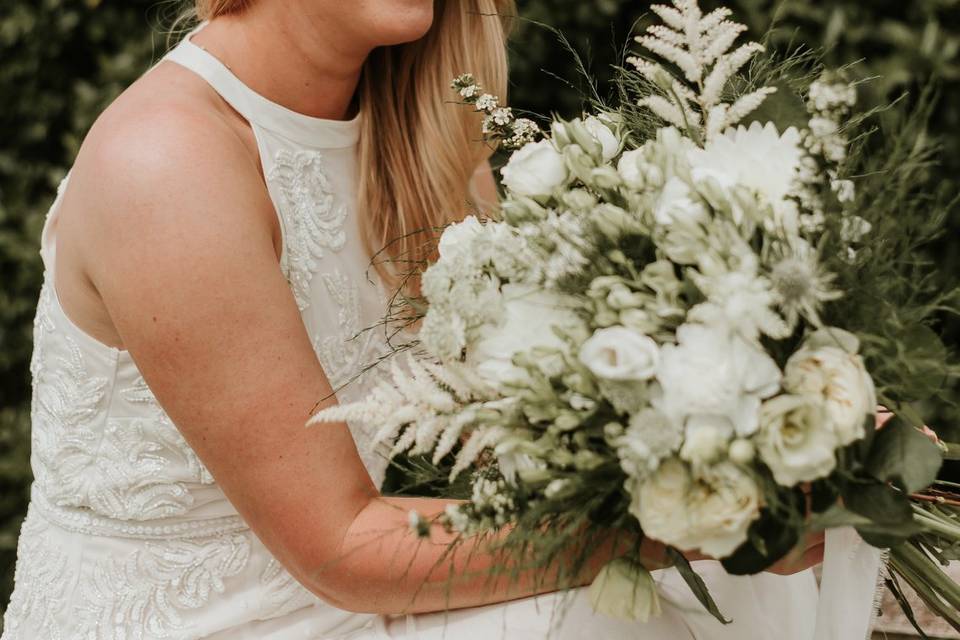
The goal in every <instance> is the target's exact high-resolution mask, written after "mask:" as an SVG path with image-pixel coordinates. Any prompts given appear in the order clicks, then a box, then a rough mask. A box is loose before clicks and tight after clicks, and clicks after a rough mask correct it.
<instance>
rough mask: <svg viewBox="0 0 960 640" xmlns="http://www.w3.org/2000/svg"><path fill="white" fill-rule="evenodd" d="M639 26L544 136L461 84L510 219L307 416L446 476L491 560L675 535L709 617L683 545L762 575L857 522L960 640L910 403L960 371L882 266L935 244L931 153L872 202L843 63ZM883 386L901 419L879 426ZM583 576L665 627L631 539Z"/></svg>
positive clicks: (446, 263)
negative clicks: (503, 549)
mask: <svg viewBox="0 0 960 640" xmlns="http://www.w3.org/2000/svg"><path fill="white" fill-rule="evenodd" d="M652 10H653V11H654V12H655V13H656V14H657V15H658V16H659V17H660V19H661V20H662V22H663V23H662V24H658V25H655V26H652V27H650V28H649V29H648V31H647V33H646V34H645V35H643V36H641V37H639V38H638V39H637V40H638V42H639V43H640V45H641V46H642V47H643V49H644V50H645V53H646V54H647V55H648V57H647V58H631V59H629V60H628V63H629V65H630V68H629V69H624V70H623V72H622V77H621V79H620V81H619V88H620V92H621V94H622V96H623V97H625V98H627V99H625V100H622V101H621V102H622V104H621V105H620V106H618V107H617V108H612V107H610V106H607V105H602V104H598V105H597V108H596V109H595V112H594V113H592V114H589V115H585V116H584V117H582V118H577V119H575V120H569V121H568V120H561V119H555V120H554V121H553V122H552V124H551V126H550V128H549V132H548V133H546V134H541V132H540V128H539V127H538V125H536V124H535V123H534V122H533V121H531V120H526V119H516V118H515V117H514V115H513V113H512V112H511V111H510V109H508V108H506V107H503V106H501V105H500V104H499V101H498V99H497V98H496V97H494V96H490V95H488V94H484V93H483V91H482V88H481V87H480V86H479V85H478V84H477V83H476V82H475V80H474V78H472V77H471V76H470V75H464V76H462V77H460V78H458V79H457V80H456V81H455V82H454V89H455V90H456V91H457V92H458V94H459V96H460V97H461V98H462V99H463V100H464V101H465V102H467V103H468V104H470V105H473V107H474V108H475V109H477V110H478V111H482V112H483V113H484V114H485V122H484V133H485V135H486V136H487V137H488V138H489V139H491V140H494V141H498V142H500V143H501V144H502V145H503V146H504V147H506V148H508V149H514V150H515V151H514V153H513V155H512V156H511V157H510V159H509V162H508V163H507V165H506V166H505V167H504V168H503V170H502V175H503V184H504V186H505V188H506V199H505V201H504V203H503V207H502V219H501V220H499V221H492V220H488V221H481V220H479V219H477V218H474V217H470V218H467V219H466V220H464V221H463V222H461V223H458V224H454V225H451V226H450V227H448V228H447V229H446V230H444V231H443V234H442V236H441V237H440V241H439V247H438V251H439V259H438V260H437V261H436V262H435V263H434V264H433V265H431V266H430V267H429V268H428V269H426V271H425V272H424V273H423V274H422V294H423V298H424V299H425V302H426V312H425V314H423V317H422V325H421V329H420V332H419V344H418V347H417V349H416V350H415V351H414V355H413V356H412V357H410V358H408V359H405V361H404V363H403V364H401V363H400V362H398V361H397V360H395V361H394V365H393V366H394V368H393V375H392V376H391V379H390V380H389V381H387V382H385V383H383V384H382V385H380V386H379V387H378V389H377V390H376V391H375V393H374V394H373V395H372V397H371V398H370V399H369V400H368V401H366V402H363V403H357V404H353V405H344V406H340V407H334V408H330V409H327V410H325V411H323V412H321V414H320V415H318V416H317V417H316V419H315V421H339V420H354V421H361V422H366V423H368V424H370V425H373V426H375V427H376V428H378V429H379V430H380V431H379V437H378V440H379V441H380V442H388V443H390V444H391V446H392V449H393V453H394V454H397V453H400V452H411V453H414V454H427V455H429V456H430V458H431V459H432V462H433V463H434V464H437V465H440V464H442V463H443V462H444V461H445V460H451V459H452V464H451V465H449V472H450V476H451V478H456V477H457V476H459V475H460V474H464V473H469V474H471V478H472V498H471V500H470V501H469V502H467V503H466V504H464V505H463V506H462V507H460V508H456V509H451V510H450V511H449V512H448V513H447V514H446V520H445V524H446V525H447V526H449V527H451V528H453V529H455V530H457V531H460V532H462V533H463V534H464V535H465V536H473V535H483V534H484V533H485V532H488V531H492V530H497V529H500V528H503V527H507V526H508V525H509V526H510V527H511V530H510V533H509V535H508V536H507V537H506V541H505V542H504V543H503V544H505V545H506V546H507V547H508V548H514V549H516V550H518V551H519V550H523V551H525V552H527V553H529V552H533V555H534V557H536V558H538V560H539V561H541V562H543V563H544V565H546V564H549V563H551V562H552V561H553V560H554V559H556V558H557V557H559V554H560V553H561V552H562V551H563V550H564V549H570V548H576V549H579V550H581V551H582V554H581V555H582V557H584V558H585V557H586V556H587V555H588V554H589V552H590V547H591V545H590V532H591V531H596V530H601V529H602V530H611V529H620V530H625V531H633V532H636V533H637V534H638V535H637V539H638V540H639V539H640V537H641V536H647V537H650V538H654V539H656V540H659V541H661V542H663V543H664V544H666V545H668V546H669V547H670V548H671V549H672V550H673V551H671V554H670V555H671V558H672V560H673V561H674V562H676V563H677V564H678V568H679V569H680V571H681V573H682V574H683V575H684V577H685V578H687V580H688V582H689V584H690V585H691V587H692V588H693V589H694V591H695V592H696V593H697V594H698V596H699V597H700V598H701V601H702V602H703V603H704V605H705V606H707V607H708V608H709V609H710V610H711V611H712V612H713V613H714V614H715V615H717V616H718V617H721V618H722V613H721V612H720V611H719V610H718V609H717V607H716V605H715V604H714V603H713V601H712V599H711V598H710V595H709V593H707V591H706V589H705V588H704V586H703V583H702V581H700V580H699V578H698V577H697V576H696V574H695V573H694V572H693V571H692V569H691V568H690V566H689V564H688V563H687V561H686V560H685V558H684V556H683V555H682V553H680V552H681V551H691V550H696V551H699V552H700V553H703V554H706V555H708V556H710V557H713V558H717V559H720V560H722V561H723V564H724V566H725V567H726V568H727V570H728V571H730V572H732V573H737V574H752V573H757V572H760V571H763V570H765V569H768V568H769V567H771V566H772V565H774V564H775V563H776V562H778V561H779V560H780V559H782V558H783V557H784V556H785V555H786V554H788V553H789V552H790V551H791V549H793V548H794V547H795V546H796V545H797V543H798V541H799V540H800V539H801V537H802V536H804V535H805V534H806V533H808V532H810V531H817V530H824V529H827V528H831V527H841V526H852V527H856V529H857V531H858V532H859V534H860V536H862V538H863V539H864V540H866V541H867V542H868V543H869V544H871V545H874V546H876V547H880V548H883V549H892V553H893V568H894V569H895V570H896V571H895V576H896V575H899V576H901V577H902V578H903V579H905V580H906V581H907V582H909V583H910V584H911V585H913V586H914V587H916V588H917V589H918V590H919V591H920V592H921V595H924V596H925V597H926V598H927V600H928V602H929V603H930V604H931V606H933V608H934V609H935V610H936V611H938V612H940V613H941V614H942V615H944V616H945V617H947V618H948V619H949V620H950V621H951V623H952V624H954V625H955V626H958V628H960V616H958V615H957V614H956V611H957V609H958V607H960V588H958V587H957V585H955V584H953V583H952V582H950V581H949V580H948V579H945V578H944V577H943V576H944V574H943V573H942V572H941V571H940V569H939V568H938V567H937V566H936V563H935V562H934V559H937V560H947V559H949V558H951V557H955V556H956V549H957V548H958V547H957V545H958V541H960V521H958V516H957V513H956V511H952V512H951V511H949V502H950V501H949V500H948V499H947V498H945V497H944V496H945V495H946V494H945V493H944V492H942V491H941V493H939V494H928V497H929V495H938V496H939V498H940V499H932V498H931V499H926V500H911V495H913V494H916V493H917V492H921V491H924V490H927V489H928V488H930V487H931V485H933V483H934V482H935V480H936V477H937V471H938V469H939V467H940V465H941V460H942V454H943V450H942V448H941V447H939V446H938V445H937V444H935V443H934V442H932V441H931V440H929V439H928V438H927V437H926V436H925V435H923V434H921V433H920V432H919V431H918V430H917V429H916V428H915V427H919V426H921V425H922V420H921V419H920V417H919V416H918V415H917V414H916V412H915V411H914V410H912V409H911V407H910V405H909V404H908V401H909V400H911V399H915V398H917V397H923V394H926V395H927V396H929V395H930V394H932V393H935V392H936V391H937V390H938V389H939V387H940V385H941V384H942V381H943V380H944V378H945V377H946V376H947V375H950V374H952V373H955V372H956V370H955V368H951V366H950V365H948V364H946V359H945V355H944V352H943V349H942V345H939V343H938V342H937V341H935V340H933V339H934V338H935V336H934V335H933V334H932V332H931V331H930V330H929V329H927V328H926V326H925V325H926V323H927V322H928V318H929V316H930V314H931V313H932V312H933V310H935V309H937V308H938V307H941V306H943V305H944V304H945V302H944V299H943V298H942V297H940V296H939V295H938V294H935V293H933V292H931V291H930V290H929V289H924V288H923V287H924V286H925V285H923V284H922V283H921V282H917V283H914V284H913V285H911V283H910V282H904V281H903V280H905V279H904V278H903V274H902V273H901V272H898V271H897V269H898V268H900V263H901V262H902V261H903V259H904V258H905V257H906V251H908V250H911V249H912V248H913V246H914V245H912V244H905V243H903V242H902V238H903V237H907V238H908V240H909V241H911V242H912V241H914V240H917V239H918V238H921V239H922V237H923V234H924V233H930V230H929V228H928V227H927V226H925V224H917V223H916V221H915V220H914V219H912V218H911V216H919V215H920V211H919V209H920V208H921V205H920V203H919V202H918V200H917V197H916V194H915V189H914V185H913V184H911V181H914V182H916V181H917V174H916V172H911V166H914V165H915V163H917V162H920V161H921V160H922V158H920V157H917V156H914V155H911V154H916V153H922V152H921V151H917V150H916V149H912V150H911V149H908V150H903V149H901V148H900V147H895V149H899V151H896V152H897V153H901V154H905V155H901V156H900V157H895V155H891V157H889V158H885V159H883V160H884V161H891V162H899V164H897V165H885V166H884V167H883V170H885V171H887V175H886V177H885V178H883V179H884V180H894V181H896V180H899V181H900V188H899V189H897V190H896V191H895V192H893V193H892V194H887V196H886V198H885V199H884V200H881V201H878V200H877V196H878V195H881V193H882V192H883V189H882V188H879V189H878V192H877V193H867V194H865V195H864V194H863V193H862V190H863V187H861V186H860V185H859V184H858V181H857V180H856V179H854V178H853V176H854V175H855V172H856V171H859V170H860V169H862V168H863V162H865V161H864V159H863V158H862V157H861V155H859V154H860V150H861V148H862V145H853V144H851V140H850V138H851V136H853V135H854V132H855V130H856V127H857V126H858V124H859V123H860V122H861V121H862V118H861V117H860V116H857V115H855V114H854V111H853V110H854V107H855V105H856V88H855V86H853V85H851V84H850V83H848V82H847V81H845V80H844V79H843V76H842V74H839V73H832V72H827V71H823V70H819V69H811V64H809V63H810V62H811V60H810V57H809V56H802V55H801V56H800V58H799V59H798V58H796V57H793V58H786V59H782V60H778V59H777V58H775V57H773V56H767V55H765V54H764V55H761V54H762V52H763V47H762V46H761V45H759V44H757V43H748V44H743V45H740V46H735V41H736V40H737V38H738V37H739V35H740V34H741V33H742V32H743V31H744V30H745V27H743V26H742V25H739V24H737V23H734V22H731V21H730V20H729V17H730V11H729V10H727V9H718V10H716V11H714V12H712V13H707V14H703V13H702V12H701V11H700V9H699V7H698V6H697V3H696V2H695V1H693V0H675V1H674V2H673V4H672V6H666V5H661V6H654V7H652ZM909 131H910V130H909V129H907V130H906V132H907V133H909ZM910 163H914V165H911V164H910ZM875 184H877V182H876V181H874V182H873V183H869V184H868V186H870V187H871V188H873V186H874V185H875ZM858 191H860V192H861V193H858ZM897 217H899V224H898V223H897V222H896V220H897ZM891 219H893V223H892V224H891ZM911 230H913V231H911ZM910 233H914V234H915V237H910ZM891 274H893V275H891ZM897 274H899V276H900V277H899V278H897V277H894V276H896V275H897ZM888 276H889V278H888ZM906 280H909V278H906ZM911 287H912V288H911ZM878 304H883V305H884V307H883V308H880V309H878V307H877V305H878ZM878 390H879V395H880V398H879V399H880V400H882V401H883V402H884V403H885V404H887V405H888V406H892V407H895V408H896V410H897V413H898V415H899V416H901V417H899V418H897V419H895V420H893V421H891V422H890V423H889V424H887V425H886V426H885V428H884V429H882V430H880V431H875V428H874V425H875V411H876V407H877V404H878ZM941 489H946V487H941ZM571 570H575V569H574V568H571ZM893 580H896V577H894V578H893ZM616 585H621V586H619V587H618V586H616ZM595 587H596V589H595V604H596V605H597V607H598V608H599V609H601V610H605V611H607V612H611V613H617V614H620V615H626V616H630V617H636V618H641V619H642V618H644V617H646V616H647V615H650V614H652V613H655V612H656V610H657V607H658V605H657V602H656V594H655V592H654V591H653V589H652V582H651V580H650V576H649V573H648V571H647V570H646V569H645V568H644V566H643V565H642V563H641V562H640V558H639V549H638V550H637V552H636V553H634V554H628V555H627V556H625V557H623V558H618V559H616V560H614V561H613V562H611V564H610V565H608V567H607V568H606V569H605V570H604V571H603V572H602V573H601V575H600V576H599V577H598V578H597V581H596V582H595ZM638 587H639V588H638Z"/></svg>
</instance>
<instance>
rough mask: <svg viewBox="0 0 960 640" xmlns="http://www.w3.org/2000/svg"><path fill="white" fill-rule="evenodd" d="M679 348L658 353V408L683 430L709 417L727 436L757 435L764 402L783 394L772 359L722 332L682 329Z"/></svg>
mask: <svg viewBox="0 0 960 640" xmlns="http://www.w3.org/2000/svg"><path fill="white" fill-rule="evenodd" d="M677 342H678V343H677V344H676V345H664V346H662V347H661V348H660V367H659V369H658V370H657V380H658V381H659V383H660V390H661V393H659V394H658V395H656V396H655V397H654V398H653V404H654V406H655V407H656V408H657V409H659V410H660V411H662V412H663V413H664V414H665V415H667V416H668V417H670V418H671V419H672V420H674V421H675V422H677V423H678V424H680V425H686V424H687V423H688V421H689V420H690V419H691V418H695V419H700V418H703V417H708V418H711V419H722V420H723V421H724V423H725V424H726V425H727V435H728V436H730V435H733V433H736V434H737V435H739V436H741V437H745V436H750V435H752V434H753V433H754V432H756V430H757V426H758V424H759V411H760V403H761V401H762V400H764V399H766V398H769V397H770V396H772V395H774V394H775V393H776V392H777V391H778V390H779V388H780V378H781V373H780V369H779V368H778V367H777V364H776V363H775V362H774V361H773V359H772V358H771V357H770V356H769V355H767V353H766V352H764V351H763V349H762V348H760V346H759V345H758V344H756V343H754V342H750V341H747V340H746V339H745V338H744V337H743V336H741V335H739V334H737V333H734V332H732V331H730V330H729V329H728V328H726V327H722V326H720V327H718V326H707V325H699V324H685V325H682V326H681V327H680V328H678V329H677ZM716 424H721V423H716Z"/></svg>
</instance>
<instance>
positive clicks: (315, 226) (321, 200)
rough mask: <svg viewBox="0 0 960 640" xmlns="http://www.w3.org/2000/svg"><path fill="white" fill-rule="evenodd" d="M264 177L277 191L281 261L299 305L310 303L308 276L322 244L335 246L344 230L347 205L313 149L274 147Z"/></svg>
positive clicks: (323, 247)
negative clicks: (339, 199) (339, 198)
mask: <svg viewBox="0 0 960 640" xmlns="http://www.w3.org/2000/svg"><path fill="white" fill-rule="evenodd" d="M267 180H268V181H269V182H271V183H273V184H275V185H276V186H277V187H278V188H279V191H280V196H281V197H280V200H281V202H279V203H278V204H279V206H278V209H279V212H278V213H279V214H280V218H281V221H282V223H283V229H284V234H285V238H284V242H285V245H286V246H285V247H284V254H285V262H286V264H284V265H282V266H283V267H284V271H285V273H286V275H287V279H288V280H289V281H290V287H291V289H292V290H293V295H294V298H295V299H296V301H297V306H298V307H299V308H300V311H303V310H304V309H306V308H307V307H309V306H310V281H311V280H312V279H313V274H314V273H315V272H316V270H317V263H318V261H319V260H320V258H322V257H323V256H324V253H325V251H326V250H328V249H329V250H331V251H340V250H341V249H342V248H343V246H344V244H345V243H346V240H347V236H346V232H345V231H344V229H343V226H344V221H345V220H346V219H347V209H346V207H344V206H343V205H342V204H339V203H338V202H337V201H336V197H335V196H334V193H333V187H332V186H331V184H330V180H329V178H327V174H326V172H325V170H324V167H323V155H322V154H320V153H319V152H317V151H307V150H298V151H295V152H290V151H288V150H286V149H283V150H281V151H280V152H279V153H277V155H276V158H274V166H273V168H272V169H271V170H270V172H269V174H268V175H267Z"/></svg>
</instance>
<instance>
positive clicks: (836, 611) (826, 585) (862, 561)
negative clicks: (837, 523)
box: [814, 527, 884, 640]
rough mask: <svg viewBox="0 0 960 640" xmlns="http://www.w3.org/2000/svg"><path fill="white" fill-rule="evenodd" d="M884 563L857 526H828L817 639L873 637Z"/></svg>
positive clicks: (867, 639)
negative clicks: (835, 527) (858, 531)
mask: <svg viewBox="0 0 960 640" xmlns="http://www.w3.org/2000/svg"><path fill="white" fill-rule="evenodd" d="M883 566H884V552H883V551H881V550H880V549H877V548H875V547H871V546H870V545H869V544H867V543H866V542H864V541H863V538H861V537H860V535H859V534H858V533H857V532H856V531H855V530H854V529H853V528H851V527H844V528H840V529H828V530H827V533H826V546H825V550H824V558H823V574H822V577H821V580H820V602H819V604H818V606H817V630H816V635H815V636H814V640H860V639H861V638H863V639H864V640H869V637H870V632H871V631H872V629H873V623H874V619H875V617H876V610H877V598H878V596H879V593H880V591H879V583H880V580H881V571H882V570H883Z"/></svg>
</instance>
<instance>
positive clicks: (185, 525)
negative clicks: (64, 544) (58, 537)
mask: <svg viewBox="0 0 960 640" xmlns="http://www.w3.org/2000/svg"><path fill="white" fill-rule="evenodd" d="M32 502H33V505H34V507H35V508H36V511H37V513H38V514H39V515H41V516H43V518H44V519H45V520H47V521H48V522H49V523H50V524H53V525H56V526H57V527H60V528H61V529H64V530H66V531H70V532H73V533H82V534H86V535H92V536H116V537H121V538H133V539H137V540H170V539H193V538H208V537H212V536H219V535H225V534H231V533H239V532H242V531H247V530H249V528H250V527H249V526H248V525H247V523H246V522H244V520H243V518H241V517H240V516H238V515H237V516H222V517H219V518H208V519H203V520H186V521H182V522H175V523H170V524H160V523H161V522H162V521H157V520H154V521H152V522H153V523H154V524H150V522H151V521H148V522H143V523H134V522H131V521H127V520H114V519H112V518H105V517H103V516H98V515H96V514H93V513H89V512H83V511H78V510H74V509H64V508H62V507H57V506H55V505H52V504H50V503H49V502H47V501H46V500H45V499H42V498H39V497H38V496H37V492H34V495H33V501H32Z"/></svg>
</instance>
